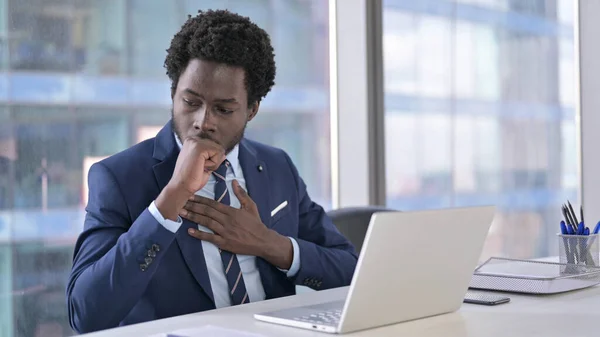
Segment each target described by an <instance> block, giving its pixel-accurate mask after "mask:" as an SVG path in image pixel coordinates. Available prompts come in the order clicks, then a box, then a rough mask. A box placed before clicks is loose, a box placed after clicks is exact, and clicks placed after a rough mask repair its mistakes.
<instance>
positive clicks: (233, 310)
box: [85, 286, 600, 337]
mask: <svg viewBox="0 0 600 337" xmlns="http://www.w3.org/2000/svg"><path fill="white" fill-rule="evenodd" d="M347 290H348V289H347V287H345V288H339V289H332V290H325V291H319V292H310V293H304V294H300V295H296V296H290V297H286V298H279V299H275V300H269V301H263V302H257V303H251V304H246V305H242V306H236V307H230V308H224V309H219V310H212V311H206V312H203V313H197V314H190V315H185V316H178V317H173V318H168V319H163V320H158V321H153V322H148V323H142V324H136V325H131V326H126V327H122V328H116V329H110V330H105V331H102V332H97V333H93V334H88V335H85V336H89V337H92V336H93V337H121V336H122V337H125V336H127V337H130V336H146V335H152V334H156V333H161V332H171V331H174V330H179V329H188V328H194V327H200V326H203V325H208V324H210V325H213V326H221V327H225V328H230V329H236V330H243V331H248V332H254V333H258V334H262V335H264V336H290V337H294V336H319V337H325V336H330V335H329V334H325V333H319V332H313V331H309V330H302V329H297V328H291V327H285V326H279V325H275V324H269V323H263V322H259V321H256V320H254V318H253V317H252V314H254V313H256V312H262V311H270V310H274V309H280V308H287V307H291V306H296V305H305V304H316V303H320V302H324V301H332V300H338V299H343V298H344V297H345V295H346V292H347ZM508 296H509V297H510V298H511V302H510V303H508V304H502V305H498V306H492V307H487V306H483V305H474V304H463V305H462V308H461V309H460V310H459V311H457V312H455V313H451V314H446V315H440V316H435V317H430V318H424V319H420V320H415V321H411V322H405V323H400V324H395V325H390V326H387V327H381V328H376V329H371V330H364V331H359V332H355V333H352V334H348V336H423V337H427V336H448V337H452V336H489V337H494V336H499V337H500V336H501V337H506V336H544V337H551V336H561V337H563V336H598V335H599V334H600V327H598V321H599V319H600V286H596V287H593V288H588V289H584V290H579V291H575V292H569V293H564V294H559V295H546V296H524V295H515V294H509V295H508ZM566 322H568V324H566ZM344 336H346V335H344Z"/></svg>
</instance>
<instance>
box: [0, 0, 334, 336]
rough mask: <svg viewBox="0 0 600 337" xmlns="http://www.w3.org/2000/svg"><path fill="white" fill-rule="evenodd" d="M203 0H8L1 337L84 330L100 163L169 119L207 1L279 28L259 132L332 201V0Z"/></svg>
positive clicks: (0, 171) (2, 66)
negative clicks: (74, 268)
mask: <svg viewBox="0 0 600 337" xmlns="http://www.w3.org/2000/svg"><path fill="white" fill-rule="evenodd" d="M198 3H199V2H198V1H192V0H185V1H150V2H148V1H141V0H106V1H93V0H83V1H74V0H43V1H42V0H0V335H5V334H6V335H9V336H19V337H20V336H66V335H72V334H73V332H72V331H71V330H70V328H69V325H68V319H67V311H66V304H65V284H66V280H67V277H68V274H69V272H70V268H71V259H72V253H73V245H74V243H75V240H76V238H77V235H78V234H79V233H80V232H81V229H82V226H83V217H84V215H85V211H84V207H85V204H86V202H87V186H86V177H87V170H88V169H89V167H90V165H92V164H93V163H94V162H96V161H98V160H101V159H103V158H105V157H107V156H110V155H112V154H114V153H116V152H118V151H121V150H124V149H126V148H127V147H129V146H132V145H134V144H136V143H138V142H140V141H142V140H144V139H148V138H150V137H153V136H154V135H155V134H156V132H157V131H158V130H159V129H160V128H161V127H162V126H163V125H164V124H165V123H166V122H167V121H168V120H169V118H170V105H171V101H170V100H171V99H170V90H169V88H170V83H169V81H168V79H167V77H166V74H165V69H164V68H163V62H164V58H165V56H166V53H165V50H166V49H167V48H168V47H169V43H170V39H171V38H172V36H173V35H174V34H175V32H177V30H178V29H179V28H180V27H181V25H182V24H183V23H184V22H185V20H186V18H187V15H188V14H192V15H193V14H195V13H196V12H197V11H198V9H209V8H212V9H224V8H227V9H230V10H231V11H234V12H238V13H240V14H242V15H245V16H249V17H250V18H251V19H252V20H253V21H255V22H256V23H257V24H258V25H260V26H261V27H263V28H264V29H265V30H267V32H268V33H269V34H270V35H271V40H272V42H273V44H274V48H275V51H276V55H277V59H276V62H277V67H278V68H277V78H276V83H277V84H276V86H275V87H274V88H273V91H272V92H271V93H270V94H269V95H268V97H267V98H266V99H265V100H264V101H263V102H262V104H261V109H260V112H259V115H258V116H257V118H256V119H255V120H253V121H252V122H251V123H250V124H249V126H248V129H247V136H248V137H249V138H253V139H255V140H258V141H262V142H265V143H267V144H270V145H273V146H277V147H281V148H283V149H284V150H286V151H287V152H288V153H289V155H290V156H291V158H292V160H293V161H294V162H295V164H296V165H297V167H298V169H299V171H300V174H301V175H302V176H303V178H304V180H305V181H306V184H307V185H308V189H309V193H310V194H311V196H312V197H313V199H314V200H315V201H316V202H319V203H320V204H322V205H323V206H324V207H325V208H330V207H331V182H330V180H331V177H330V153H329V152H330V149H329V146H330V145H329V94H328V91H329V84H328V81H329V78H328V67H329V65H328V62H329V61H328V60H329V58H328V22H327V20H328V19H327V18H328V14H327V11H328V4H327V2H324V1H320V0H289V1H285V2H281V1H268V0H243V1H242V0H235V1H234V0H230V1H220V0H212V1H202V2H200V5H198ZM198 6H201V7H200V8H199V7H198ZM157 22H160V24H157ZM6 70H8V71H6Z"/></svg>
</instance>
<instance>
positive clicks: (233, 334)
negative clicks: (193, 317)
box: [148, 325, 265, 337]
mask: <svg viewBox="0 0 600 337" xmlns="http://www.w3.org/2000/svg"><path fill="white" fill-rule="evenodd" d="M206 336H211V337H265V336H264V335H258V334H255V333H250V332H245V331H239V330H232V329H225V328H221V327H218V326H212V325H205V326H203V327H200V328H193V329H182V330H177V331H173V332H169V333H162V334H157V335H152V336H148V337H206Z"/></svg>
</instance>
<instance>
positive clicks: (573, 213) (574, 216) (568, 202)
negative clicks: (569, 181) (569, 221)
mask: <svg viewBox="0 0 600 337" xmlns="http://www.w3.org/2000/svg"><path fill="white" fill-rule="evenodd" d="M567 204H568V205H569V210H570V211H571V216H572V217H573V220H574V221H575V222H574V223H573V224H574V225H575V226H577V224H578V223H579V220H577V216H576V215H575V211H574V210H573V206H571V202H570V201H569V200H567Z"/></svg>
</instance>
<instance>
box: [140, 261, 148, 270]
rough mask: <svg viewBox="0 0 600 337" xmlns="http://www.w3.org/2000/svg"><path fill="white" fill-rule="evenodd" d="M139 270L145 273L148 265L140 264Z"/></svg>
mask: <svg viewBox="0 0 600 337" xmlns="http://www.w3.org/2000/svg"><path fill="white" fill-rule="evenodd" d="M140 269H141V270H142V271H146V269H148V265H147V264H145V263H142V264H140Z"/></svg>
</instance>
